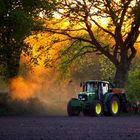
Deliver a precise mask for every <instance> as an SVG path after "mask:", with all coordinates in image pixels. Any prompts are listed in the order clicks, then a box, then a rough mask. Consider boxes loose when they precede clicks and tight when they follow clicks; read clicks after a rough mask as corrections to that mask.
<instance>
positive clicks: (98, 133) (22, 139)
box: [0, 116, 140, 140]
mask: <svg viewBox="0 0 140 140" xmlns="http://www.w3.org/2000/svg"><path fill="white" fill-rule="evenodd" d="M0 140H140V116H118V117H98V118H97V117H83V116H80V117H67V116H55V117H54V116H53V117H0Z"/></svg>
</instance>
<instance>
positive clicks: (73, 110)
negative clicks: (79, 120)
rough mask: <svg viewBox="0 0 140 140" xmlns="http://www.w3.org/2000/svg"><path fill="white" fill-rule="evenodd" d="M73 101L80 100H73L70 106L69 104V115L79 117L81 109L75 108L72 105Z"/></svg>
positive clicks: (69, 103)
mask: <svg viewBox="0 0 140 140" xmlns="http://www.w3.org/2000/svg"><path fill="white" fill-rule="evenodd" d="M73 100H78V99H71V100H70V101H69V102H68V104H67V113H68V115H69V116H79V114H80V109H79V108H78V107H73V106H72V105H71V103H72V101H73Z"/></svg>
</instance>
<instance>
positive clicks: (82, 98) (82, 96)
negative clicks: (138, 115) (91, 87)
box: [78, 94, 88, 101]
mask: <svg viewBox="0 0 140 140" xmlns="http://www.w3.org/2000/svg"><path fill="white" fill-rule="evenodd" d="M78 99H79V100H80V101H87V100H88V96H87V95H86V94H79V95H78Z"/></svg>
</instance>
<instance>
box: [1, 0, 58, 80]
mask: <svg viewBox="0 0 140 140" xmlns="http://www.w3.org/2000/svg"><path fill="white" fill-rule="evenodd" d="M54 6H55V0H52V1H47V0H1V1H0V21H1V22H0V66H1V67H3V68H4V70H5V71H4V72H5V73H4V75H6V76H7V77H8V78H12V77H14V76H16V75H17V74H18V72H19V63H20V55H21V53H22V51H23V50H26V49H27V48H28V45H27V44H25V43H24V39H25V38H26V37H27V36H29V35H30V34H31V33H32V31H37V30H40V29H41V25H42V22H41V21H40V20H39V19H38V18H39V14H40V13H41V12H42V13H44V14H46V15H47V16H51V13H52V10H53V8H54Z"/></svg>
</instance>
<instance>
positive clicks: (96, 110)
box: [90, 100, 103, 116]
mask: <svg viewBox="0 0 140 140" xmlns="http://www.w3.org/2000/svg"><path fill="white" fill-rule="evenodd" d="M102 113H103V105H102V103H101V102H100V101H98V100H95V101H93V102H92V103H91V106H90V115H91V116H101V115H102Z"/></svg>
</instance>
